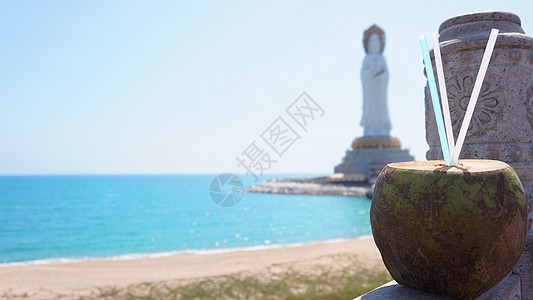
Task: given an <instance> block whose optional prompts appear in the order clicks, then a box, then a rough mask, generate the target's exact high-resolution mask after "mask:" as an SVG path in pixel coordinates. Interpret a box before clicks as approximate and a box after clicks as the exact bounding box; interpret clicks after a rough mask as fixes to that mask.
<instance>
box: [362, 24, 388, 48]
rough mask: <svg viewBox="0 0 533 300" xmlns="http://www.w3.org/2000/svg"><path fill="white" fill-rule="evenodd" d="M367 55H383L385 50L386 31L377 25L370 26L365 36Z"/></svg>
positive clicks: (364, 42) (364, 43)
mask: <svg viewBox="0 0 533 300" xmlns="http://www.w3.org/2000/svg"><path fill="white" fill-rule="evenodd" d="M363 45H364V47H365V52H366V53H383V49H384V48H385V31H383V29H381V28H379V27H378V26H377V25H375V24H374V25H372V26H370V27H369V28H368V29H367V30H365V33H364V35H363Z"/></svg>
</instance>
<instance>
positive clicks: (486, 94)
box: [446, 68, 503, 136]
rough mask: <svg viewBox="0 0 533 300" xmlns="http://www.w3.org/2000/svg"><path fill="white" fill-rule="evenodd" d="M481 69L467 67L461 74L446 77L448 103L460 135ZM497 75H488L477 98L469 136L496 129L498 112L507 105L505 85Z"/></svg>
mask: <svg viewBox="0 0 533 300" xmlns="http://www.w3.org/2000/svg"><path fill="white" fill-rule="evenodd" d="M477 72H478V69H477V68H475V69H474V68H472V69H467V70H466V71H463V72H462V73H460V74H459V75H457V76H455V77H453V78H450V79H448V80H446V89H447V91H448V102H449V106H450V116H451V119H452V126H453V128H454V132H455V133H456V136H457V134H458V132H459V130H460V128H461V126H462V124H463V118H464V115H465V112H466V109H467V107H468V103H469V101H470V95H471V94H472V90H473V89H474V82H475V81H476V77H477ZM494 78H495V76H493V75H490V74H486V75H485V80H484V81H483V85H482V87H481V92H480V94H479V98H478V99H477V103H476V107H475V109H474V115H473V117H472V120H471V121H470V126H469V127H468V135H469V136H476V135H484V134H485V133H487V131H489V130H493V129H495V128H496V125H497V123H498V114H499V113H500V112H501V111H502V108H503V103H502V101H503V92H502V88H501V87H500V86H499V85H498V84H497V80H495V79H494Z"/></svg>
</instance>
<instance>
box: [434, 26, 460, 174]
mask: <svg viewBox="0 0 533 300" xmlns="http://www.w3.org/2000/svg"><path fill="white" fill-rule="evenodd" d="M432 37H433V53H434V54H435V65H436V67H437V77H438V81H439V91H440V101H441V102H442V113H443V114H444V128H445V129H446V137H447V139H448V149H449V150H450V156H451V157H453V152H454V149H455V141H454V140H453V129H452V119H451V118H450V107H449V106H448V92H447V91H446V81H445V80H444V67H443V65H442V57H441V55H440V44H439V38H438V37H437V33H436V32H434V33H433V34H432ZM450 165H451V166H456V165H452V163H451V162H450Z"/></svg>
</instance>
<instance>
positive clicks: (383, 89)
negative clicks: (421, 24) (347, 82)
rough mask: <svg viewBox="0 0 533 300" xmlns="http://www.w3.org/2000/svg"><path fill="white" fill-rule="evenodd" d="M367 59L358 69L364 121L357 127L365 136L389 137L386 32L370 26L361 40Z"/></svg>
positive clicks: (362, 119) (390, 126)
mask: <svg viewBox="0 0 533 300" xmlns="http://www.w3.org/2000/svg"><path fill="white" fill-rule="evenodd" d="M363 45H364V47H365V52H366V56H365V58H364V60H363V67H362V68H361V81H362V82H363V117H362V118H361V123H360V125H361V126H363V127H364V136H365V137H368V136H389V132H390V130H391V128H392V125H391V122H390V119H389V109H388V106H387V86H388V84H389V71H388V69H387V62H386V61H385V57H384V56H383V49H384V48H385V32H384V31H383V30H382V29H381V28H379V27H377V26H376V25H372V26H371V27H370V28H368V29H367V30H365V33H364V37H363Z"/></svg>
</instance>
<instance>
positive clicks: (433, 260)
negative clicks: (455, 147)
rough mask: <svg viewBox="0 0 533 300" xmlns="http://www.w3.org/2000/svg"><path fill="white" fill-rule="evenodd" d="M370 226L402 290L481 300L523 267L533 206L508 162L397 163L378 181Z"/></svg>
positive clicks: (385, 169)
mask: <svg viewBox="0 0 533 300" xmlns="http://www.w3.org/2000/svg"><path fill="white" fill-rule="evenodd" d="M370 220H371V225H372V235H373V236H374V240H375V243H376V245H377V246H378V248H379V250H380V252H381V255H382V258H383V261H384V263H385V266H386V267H387V269H388V270H389V272H390V274H391V275H392V277H393V278H394V279H395V280H396V281H397V282H398V283H400V284H403V285H406V286H409V287H412V288H415V289H420V290H425V291H428V292H431V293H435V294H439V295H444V296H448V297H453V298H461V299H475V298H476V297H477V296H479V295H481V294H482V293H484V292H486V291H487V290H489V289H490V288H492V287H493V286H494V285H496V284H497V283H498V282H499V281H501V280H502V279H503V278H504V277H505V276H506V275H507V274H508V273H509V272H510V271H511V270H512V268H513V267H514V265H515V264H516V262H517V261H518V259H519V257H520V254H521V253H522V251H523V249H524V247H525V243H526V234H527V202H526V197H525V194H524V189H523V187H522V184H521V182H520V180H519V178H518V176H517V175H516V173H515V171H514V170H513V169H512V168H511V167H510V166H509V165H507V164H505V163H503V162H500V161H493V160H460V161H459V164H458V166H456V167H447V166H445V165H444V163H443V161H424V162H421V161H414V162H404V163H391V164H388V165H387V166H386V167H385V168H384V169H383V170H382V172H381V173H380V175H379V177H378V179H377V182H376V186H375V189H374V196H373V198H372V206H371V211H370Z"/></svg>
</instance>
